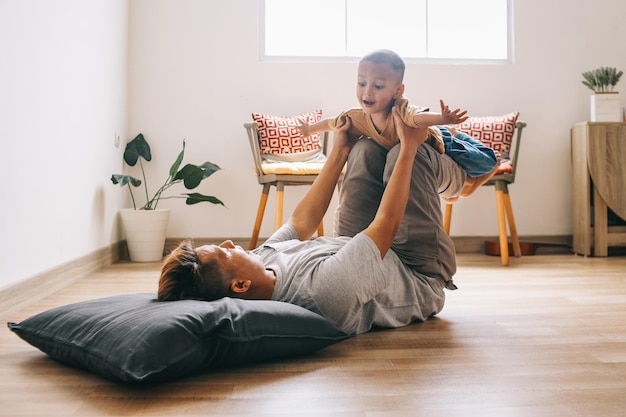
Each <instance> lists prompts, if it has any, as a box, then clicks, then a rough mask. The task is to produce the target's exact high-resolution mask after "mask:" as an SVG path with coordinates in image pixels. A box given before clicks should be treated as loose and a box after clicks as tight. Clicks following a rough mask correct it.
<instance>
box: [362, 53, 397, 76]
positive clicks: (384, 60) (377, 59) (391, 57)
mask: <svg viewBox="0 0 626 417" xmlns="http://www.w3.org/2000/svg"><path fill="white" fill-rule="evenodd" d="M361 61H369V62H373V63H375V64H389V65H391V68H393V70H394V71H396V72H397V73H398V75H400V81H402V80H403V79H404V69H405V67H406V66H405V65H404V60H403V59H402V57H401V56H400V55H398V54H397V53H395V52H393V51H391V50H389V49H378V50H376V51H373V52H370V53H369V54H367V55H365V56H364V57H363V58H361Z"/></svg>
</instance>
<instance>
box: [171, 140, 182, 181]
mask: <svg viewBox="0 0 626 417" xmlns="http://www.w3.org/2000/svg"><path fill="white" fill-rule="evenodd" d="M184 157H185V141H184V140H183V150H182V151H180V153H179V154H178V157H177V158H176V160H175V161H174V163H173V164H172V166H171V168H170V177H171V178H174V179H175V176H176V173H177V172H178V167H180V164H181V163H182V162H183V158H184Z"/></svg>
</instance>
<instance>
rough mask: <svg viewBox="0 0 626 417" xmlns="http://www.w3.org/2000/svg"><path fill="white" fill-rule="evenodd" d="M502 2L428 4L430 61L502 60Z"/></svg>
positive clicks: (462, 0) (504, 27)
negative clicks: (443, 59) (452, 59)
mask: <svg viewBox="0 0 626 417" xmlns="http://www.w3.org/2000/svg"><path fill="white" fill-rule="evenodd" d="M507 23H508V21H507V1H506V0H472V1H467V0H436V1H430V2H428V24H429V26H428V56H429V57H430V58H465V59H506V58H507V45H508V41H507V37H508V34H507Z"/></svg>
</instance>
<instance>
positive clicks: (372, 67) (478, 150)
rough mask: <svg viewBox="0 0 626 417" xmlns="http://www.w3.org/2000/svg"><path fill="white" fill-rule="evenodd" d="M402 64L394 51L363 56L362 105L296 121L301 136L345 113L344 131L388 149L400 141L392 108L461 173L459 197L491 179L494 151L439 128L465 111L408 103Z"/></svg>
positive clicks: (336, 124) (330, 125)
mask: <svg viewBox="0 0 626 417" xmlns="http://www.w3.org/2000/svg"><path fill="white" fill-rule="evenodd" d="M404 68H405V65H404V60H403V59H402V58H401V57H400V56H399V55H398V54H396V53H395V52H393V51H389V50H378V51H374V52H372V53H370V54H368V55H366V56H365V57H363V58H362V59H361V61H360V62H359V66H358V75H357V77H358V81H357V89H356V96H357V100H358V101H359V104H360V105H361V107H355V108H352V109H349V110H347V111H345V112H343V113H341V114H340V115H339V116H337V117H335V118H326V119H322V120H320V121H319V122H317V123H314V124H310V125H309V124H307V123H304V122H302V121H301V122H300V126H299V129H300V134H301V135H302V136H305V137H306V136H309V135H311V134H313V133H315V132H323V131H328V130H337V129H339V128H341V127H342V126H343V125H344V123H345V121H346V117H350V119H351V120H352V127H351V128H350V131H349V134H351V135H355V136H364V137H370V138H372V139H373V140H374V141H376V142H377V143H378V144H379V145H380V146H382V147H384V148H386V149H391V148H392V147H393V146H395V145H396V144H397V143H398V142H399V139H398V133H397V131H396V126H395V123H394V120H393V116H392V113H391V109H392V108H393V107H394V106H397V107H398V110H399V112H400V115H401V117H402V119H403V120H404V122H405V123H406V124H407V125H409V126H413V127H421V126H428V130H429V134H430V136H429V139H428V143H429V144H430V145H431V146H433V147H434V148H436V149H437V150H438V151H439V152H440V153H446V154H447V155H448V156H450V157H451V158H452V159H454V161H455V162H457V164H459V165H460V166H461V168H463V169H464V170H465V171H466V173H467V178H466V181H465V186H464V188H463V192H462V193H461V196H463V197H467V196H469V195H470V194H472V193H473V192H474V191H475V190H476V189H478V187H479V186H481V185H482V184H484V183H485V182H486V181H487V180H489V178H491V177H492V175H493V174H494V173H495V171H496V170H497V167H498V165H499V158H498V156H497V155H496V153H495V151H494V150H493V149H491V148H489V147H487V146H485V145H483V144H482V143H481V142H479V141H477V140H475V139H474V138H472V137H471V136H469V135H466V134H464V133H463V132H459V131H457V130H456V129H453V128H446V127H444V126H441V125H453V124H458V123H462V122H464V121H465V120H467V118H468V116H467V115H466V114H467V111H461V110H460V109H456V110H450V109H449V107H448V106H447V105H445V104H444V102H443V100H440V105H441V113H431V112H428V111H427V110H428V109H425V108H422V107H417V106H412V105H409V102H408V100H407V99H406V98H404V97H403V94H404V84H403V78H404ZM453 200H454V199H453ZM453 200H448V201H450V202H451V201H453Z"/></svg>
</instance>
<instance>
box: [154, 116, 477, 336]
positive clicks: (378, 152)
mask: <svg viewBox="0 0 626 417" xmlns="http://www.w3.org/2000/svg"><path fill="white" fill-rule="evenodd" d="M393 115H394V118H395V122H396V124H397V126H398V131H399V136H400V143H399V144H398V145H396V146H395V147H394V148H392V149H391V150H390V151H387V150H386V149H384V148H382V147H380V146H379V145H378V144H376V143H375V142H374V141H373V140H371V139H366V138H363V139H357V138H352V137H349V136H348V134H347V131H348V129H349V127H350V126H349V125H350V123H347V124H346V126H344V128H343V129H342V130H341V131H338V132H337V133H336V136H335V140H334V141H333V142H334V144H333V149H332V151H331V153H330V156H329V157H328V161H327V162H326V164H325V166H324V168H323V170H322V172H321V173H320V175H319V177H318V178H317V179H316V181H315V183H314V184H313V185H312V186H311V188H310V189H309V190H308V192H307V193H306V195H305V196H304V197H303V199H302V200H301V201H300V202H299V204H298V205H297V207H296V208H295V210H294V212H293V214H292V215H291V217H290V219H289V220H288V221H287V223H286V224H284V225H283V226H282V227H281V228H280V229H279V230H277V231H276V232H275V233H274V234H273V235H272V236H271V237H270V238H269V239H268V240H267V241H266V242H265V243H264V244H263V245H261V246H260V247H258V248H257V249H254V250H253V251H245V250H243V249H242V248H241V247H238V246H235V245H234V244H233V243H232V242H231V241H230V240H227V241H225V242H223V243H222V244H220V245H204V246H200V247H196V248H194V247H193V246H192V245H191V243H190V242H189V241H184V242H182V243H181V244H180V245H179V246H178V247H177V248H176V249H175V250H174V251H173V252H172V253H171V254H170V255H169V256H168V257H167V259H166V260H165V263H164V265H163V268H162V271H161V278H160V281H159V288H158V298H159V300H163V301H167V300H182V299H196V300H207V301H210V300H216V299H219V298H223V297H232V298H242V299H255V300H277V301H283V302H287V303H292V304H296V305H299V306H302V307H304V308H306V309H309V310H311V311H313V312H315V313H318V314H320V315H322V316H323V317H325V318H326V319H327V320H329V321H330V322H332V323H334V324H335V325H336V326H337V327H339V328H340V329H341V330H343V331H344V332H346V333H347V334H358V333H364V332H367V331H368V330H370V329H371V328H372V327H373V326H376V327H387V328H389V327H400V326H405V325H408V324H409V323H411V322H414V321H420V320H426V319H428V318H429V317H431V316H433V315H435V314H437V313H438V312H439V311H441V309H442V308H443V305H444V300H445V295H444V288H447V289H455V288H456V287H455V285H454V284H453V282H452V276H453V274H454V273H455V272H456V258H455V251H454V244H453V242H452V240H451V239H450V237H449V236H448V235H447V234H446V233H445V232H444V230H443V227H442V218H441V217H442V215H441V206H440V199H439V195H440V194H441V195H443V196H444V197H447V198H454V197H456V196H458V195H459V194H460V193H461V191H462V187H463V184H464V182H465V175H466V174H465V172H464V171H463V170H462V169H461V168H460V167H459V166H458V165H457V164H456V163H455V162H454V161H452V159H450V158H449V157H448V156H446V155H445V154H440V153H439V152H437V151H436V150H435V149H433V148H432V147H430V146H429V145H427V144H425V143H424V142H425V140H426V139H427V129H426V128H421V129H414V128H410V127H408V126H406V125H405V124H404V123H402V121H401V120H400V119H399V117H398V115H397V111H396V110H395V109H394V112H393ZM346 162H347V168H346V172H345V175H344V179H343V183H342V187H341V195H340V205H339V207H338V209H337V210H338V211H337V213H336V219H335V221H336V232H337V233H338V235H339V236H338V237H326V236H322V237H318V238H316V239H313V240H312V239H311V237H312V236H313V233H314V232H315V231H316V229H317V226H318V225H319V223H320V221H321V220H322V218H323V216H324V214H325V213H326V211H327V209H328V206H329V204H330V201H331V198H332V195H333V192H334V189H335V186H336V184H337V181H338V179H339V177H340V175H341V172H342V169H343V167H344V165H345V164H346Z"/></svg>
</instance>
